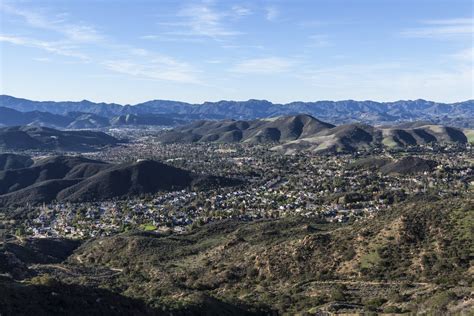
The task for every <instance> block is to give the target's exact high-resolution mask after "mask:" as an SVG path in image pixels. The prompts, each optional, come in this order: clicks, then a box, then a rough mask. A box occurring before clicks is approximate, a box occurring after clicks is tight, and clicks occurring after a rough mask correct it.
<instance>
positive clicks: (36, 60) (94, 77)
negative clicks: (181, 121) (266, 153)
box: [0, 0, 474, 104]
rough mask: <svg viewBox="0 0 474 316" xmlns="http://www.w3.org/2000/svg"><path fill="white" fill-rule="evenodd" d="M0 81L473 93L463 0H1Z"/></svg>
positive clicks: (1, 85) (61, 96)
mask: <svg viewBox="0 0 474 316" xmlns="http://www.w3.org/2000/svg"><path fill="white" fill-rule="evenodd" d="M0 15H1V16H0V17H1V22H0V23H1V28H0V66H1V75H0V93H1V94H10V95H14V96H17V97H24V98H30V99H35V100H82V99H89V100H93V101H104V102H117V103H130V104H134V103H138V102H142V101H146V100H150V99H171V100H180V101H187V102H194V103H198V102H199V103H200V102H203V101H217V100H222V99H227V100H229V99H233V100H247V99H251V98H253V99H267V100H270V101H273V102H279V103H285V102H290V101H297V100H300V101H316V100H344V99H356V100H369V99H370V100H376V101H394V100H399V99H418V98H424V99H428V100H434V101H440V102H454V101H462V100H467V99H474V96H473V94H474V92H473V89H474V88H473V59H474V58H473V55H474V54H473V52H474V49H473V36H474V24H473V5H472V1H470V0H445V1H441V0H357V1H356V0H352V1H351V0H346V1H342V0H313V1H309V0H307V1H303V0H293V1H289V0H288V1H255V0H254V1H245V0H242V1H230V0H229V1H217V0H215V1H212V0H210V1H158V0H157V1H151V0H148V1H145V0H138V1H125V0H120V1H119V0H116V1H113V0H84V1H73V0H70V1H67V0H50V1H46V0H35V1H21V0H19V1H7V0H5V1H4V0H0Z"/></svg>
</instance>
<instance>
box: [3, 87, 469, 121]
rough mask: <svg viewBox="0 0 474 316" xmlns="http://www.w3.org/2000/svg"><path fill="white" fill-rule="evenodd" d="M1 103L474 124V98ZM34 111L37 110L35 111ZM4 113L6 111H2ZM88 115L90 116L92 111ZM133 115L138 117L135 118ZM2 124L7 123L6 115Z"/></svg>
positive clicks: (117, 111)
mask: <svg viewBox="0 0 474 316" xmlns="http://www.w3.org/2000/svg"><path fill="white" fill-rule="evenodd" d="M0 107H4V108H9V109H14V110H17V111H20V112H32V111H39V112H47V113H49V114H54V115H60V117H58V116H48V117H47V118H44V119H45V120H55V121H58V122H61V123H62V124H64V125H65V126H68V125H69V124H71V123H72V122H73V121H74V120H72V121H70V118H71V117H70V116H71V115H70V113H71V112H79V113H82V114H84V113H87V114H89V115H95V116H91V117H90V120H91V121H94V120H95V119H96V118H97V116H98V117H101V118H102V119H101V120H100V122H98V123H99V124H98V125H101V124H107V121H108V122H109V123H108V124H110V120H111V119H113V118H114V117H117V116H122V115H127V114H132V115H137V116H141V115H150V114H153V115H160V117H165V118H168V119H171V120H197V119H206V120H208V119H212V120H214V119H240V120H251V119H257V118H265V117H275V116H282V115H294V114H308V115H312V116H315V117H318V118H320V119H321V120H323V121H327V122H330V123H332V124H346V123H352V122H363V123H366V124H375V125H378V124H393V123H399V122H405V121H420V120H423V121H429V122H431V123H436V124H445V125H451V126H458V127H473V126H474V100H468V101H464V102H458V103H451V104H447V103H438V102H432V101H426V100H408V101H403V100H401V101H395V102H375V101H354V100H345V101H316V102H291V103H287V104H274V103H271V102H269V101H266V100H248V101H219V102H204V103H202V104H190V103H185V102H179V101H168V100H152V101H147V102H143V103H139V104H135V105H120V104H115V103H94V102H90V101H87V100H83V101H78V102H70V101H67V102H53V101H41V102H40V101H31V100H26V99H20V98H15V97H12V96H8V95H1V96H0ZM28 115H29V116H32V114H28ZM35 115H36V117H40V118H38V119H36V122H39V121H38V120H43V117H44V116H46V114H41V113H37V112H36V114H35ZM35 115H33V116H35ZM2 116H3V115H0V117H2ZM64 116H66V119H64V118H63V117H64ZM83 119H84V118H83ZM104 119H105V120H104ZM30 120H31V121H32V122H35V119H31V118H30ZM85 121H86V122H87V121H88V118H87V117H86V118H85ZM128 121H129V122H134V120H128ZM138 121H140V120H138ZM145 123H148V121H147V120H145ZM0 124H5V123H3V122H2V121H0ZM134 124H136V123H134ZM73 127H74V125H73Z"/></svg>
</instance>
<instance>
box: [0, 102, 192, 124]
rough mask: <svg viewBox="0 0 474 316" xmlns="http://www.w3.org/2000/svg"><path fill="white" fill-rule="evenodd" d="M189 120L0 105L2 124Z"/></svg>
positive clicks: (168, 116)
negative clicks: (56, 111) (37, 109)
mask: <svg viewBox="0 0 474 316" xmlns="http://www.w3.org/2000/svg"><path fill="white" fill-rule="evenodd" d="M185 122H187V120H184V119H182V118H178V117H173V116H170V115H168V114H123V115H117V116H113V117H111V118H107V117H104V116H100V115H98V114H93V113H85V112H68V113H67V114H65V115H61V114H53V113H50V112H42V111H30V112H20V111H17V110H14V109H10V108H6V107H0V126H17V125H31V126H46V127H52V128H62V129H96V128H103V127H118V126H141V125H151V126H153V125H159V126H174V125H179V124H183V123H185Z"/></svg>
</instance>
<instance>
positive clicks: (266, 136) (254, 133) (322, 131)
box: [159, 114, 468, 153]
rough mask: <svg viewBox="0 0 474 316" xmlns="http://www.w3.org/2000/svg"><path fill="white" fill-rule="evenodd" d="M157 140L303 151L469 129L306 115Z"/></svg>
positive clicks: (215, 124) (416, 140)
mask: <svg viewBox="0 0 474 316" xmlns="http://www.w3.org/2000/svg"><path fill="white" fill-rule="evenodd" d="M159 139H160V141H161V142H163V143H173V142H177V143H179V142H185V143H191V142H222V143H233V142H246V143H254V144H256V143H278V144H277V145H276V146H275V147H274V149H275V150H280V151H283V152H286V153H295V152H298V151H300V150H310V151H314V152H354V151H359V150H363V149H368V148H374V147H382V146H385V147H389V148H396V147H406V146H410V145H422V144H429V143H437V142H440V143H441V142H443V143H446V142H447V143H466V142H467V141H468V138H467V136H466V134H465V130H464V131H463V130H461V129H457V128H453V127H447V126H441V125H425V124H421V125H416V124H412V125H410V126H409V127H407V128H403V127H398V126H391V127H385V126H382V127H374V126H370V125H367V124H361V123H353V124H345V125H339V126H334V125H332V124H329V123H325V122H322V121H320V120H318V119H316V118H314V117H312V116H310V115H304V114H300V115H294V116H286V117H275V118H267V119H259V120H252V121H235V120H223V121H198V122H194V123H191V124H189V125H185V126H181V127H177V128H175V129H173V130H171V131H167V132H164V133H163V134H162V135H161V136H160V137H159Z"/></svg>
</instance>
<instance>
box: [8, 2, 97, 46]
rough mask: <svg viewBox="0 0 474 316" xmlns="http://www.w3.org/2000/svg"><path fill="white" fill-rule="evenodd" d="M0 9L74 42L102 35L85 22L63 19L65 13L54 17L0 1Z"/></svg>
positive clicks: (95, 38) (89, 39) (89, 40)
mask: <svg viewBox="0 0 474 316" xmlns="http://www.w3.org/2000/svg"><path fill="white" fill-rule="evenodd" d="M0 10H1V11H3V12H5V13H7V14H10V15H14V16H18V17H20V18H22V19H24V21H25V22H26V23H27V24H29V25H30V26H32V27H35V28H39V29H44V30H49V31H53V32H56V33H60V34H63V35H64V36H65V38H66V39H67V40H70V41H74V42H97V41H100V40H103V39H104V37H103V35H102V34H100V33H99V32H98V31H97V30H96V29H95V28H94V27H92V26H91V25H87V24H85V23H79V24H74V23H70V22H67V21H65V19H64V17H65V16H66V15H65V14H60V15H59V16H56V17H53V18H51V17H48V18H47V17H45V16H44V15H41V14H39V13H37V12H33V11H29V10H25V9H21V8H18V7H15V6H12V5H8V4H6V3H3V2H2V3H0Z"/></svg>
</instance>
